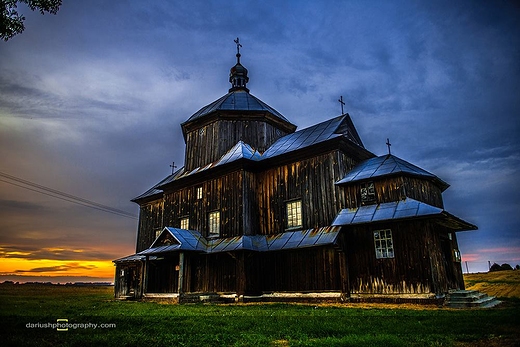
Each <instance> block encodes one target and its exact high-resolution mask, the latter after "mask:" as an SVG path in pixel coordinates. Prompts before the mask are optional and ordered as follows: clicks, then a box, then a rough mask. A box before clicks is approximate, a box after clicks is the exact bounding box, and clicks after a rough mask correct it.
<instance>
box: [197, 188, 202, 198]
mask: <svg viewBox="0 0 520 347" xmlns="http://www.w3.org/2000/svg"><path fill="white" fill-rule="evenodd" d="M197 199H198V200H200V199H202V187H197Z"/></svg>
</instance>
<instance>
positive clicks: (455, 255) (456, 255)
mask: <svg viewBox="0 0 520 347" xmlns="http://www.w3.org/2000/svg"><path fill="white" fill-rule="evenodd" d="M453 261H456V262H457V263H460V262H461V261H462V257H461V256H460V251H459V250H458V249H454V250H453Z"/></svg>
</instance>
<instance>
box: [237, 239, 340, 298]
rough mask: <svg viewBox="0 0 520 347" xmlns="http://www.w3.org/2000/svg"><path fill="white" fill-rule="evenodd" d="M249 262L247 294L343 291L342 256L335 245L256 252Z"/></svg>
mask: <svg viewBox="0 0 520 347" xmlns="http://www.w3.org/2000/svg"><path fill="white" fill-rule="evenodd" d="M248 265H249V267H248V270H249V271H248V278H247V286H246V287H247V288H246V292H247V293H251V294H255V293H266V292H316V291H341V290H342V282H341V272H340V255H339V252H338V250H337V249H335V248H333V247H319V248H308V249H300V250H291V251H283V252H269V253H256V254H253V255H252V256H251V257H250V259H249V264H248Z"/></svg>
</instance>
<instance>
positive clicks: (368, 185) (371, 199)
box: [359, 181, 377, 205]
mask: <svg viewBox="0 0 520 347" xmlns="http://www.w3.org/2000/svg"><path fill="white" fill-rule="evenodd" d="M365 189H366V190H367V193H366V194H365V195H364V194H363V190H365ZM370 190H372V191H370ZM376 195H377V194H376V185H375V184H374V181H368V182H364V183H361V185H360V187H359V199H360V201H361V205H372V204H375V203H377V196H376ZM363 196H365V198H363Z"/></svg>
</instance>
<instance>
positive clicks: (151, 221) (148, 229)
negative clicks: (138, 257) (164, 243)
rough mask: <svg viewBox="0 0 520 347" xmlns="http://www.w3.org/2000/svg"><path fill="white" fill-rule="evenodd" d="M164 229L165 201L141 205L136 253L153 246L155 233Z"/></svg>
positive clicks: (159, 200)
mask: <svg viewBox="0 0 520 347" xmlns="http://www.w3.org/2000/svg"><path fill="white" fill-rule="evenodd" d="M162 228H163V200H162V198H161V199H158V200H155V201H152V202H147V203H145V204H142V205H141V208H140V210H139V228H138V231H137V247H136V252H141V251H143V250H145V249H147V248H149V247H150V246H151V245H152V242H153V241H154V240H155V232H156V231H157V230H161V229H162Z"/></svg>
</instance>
